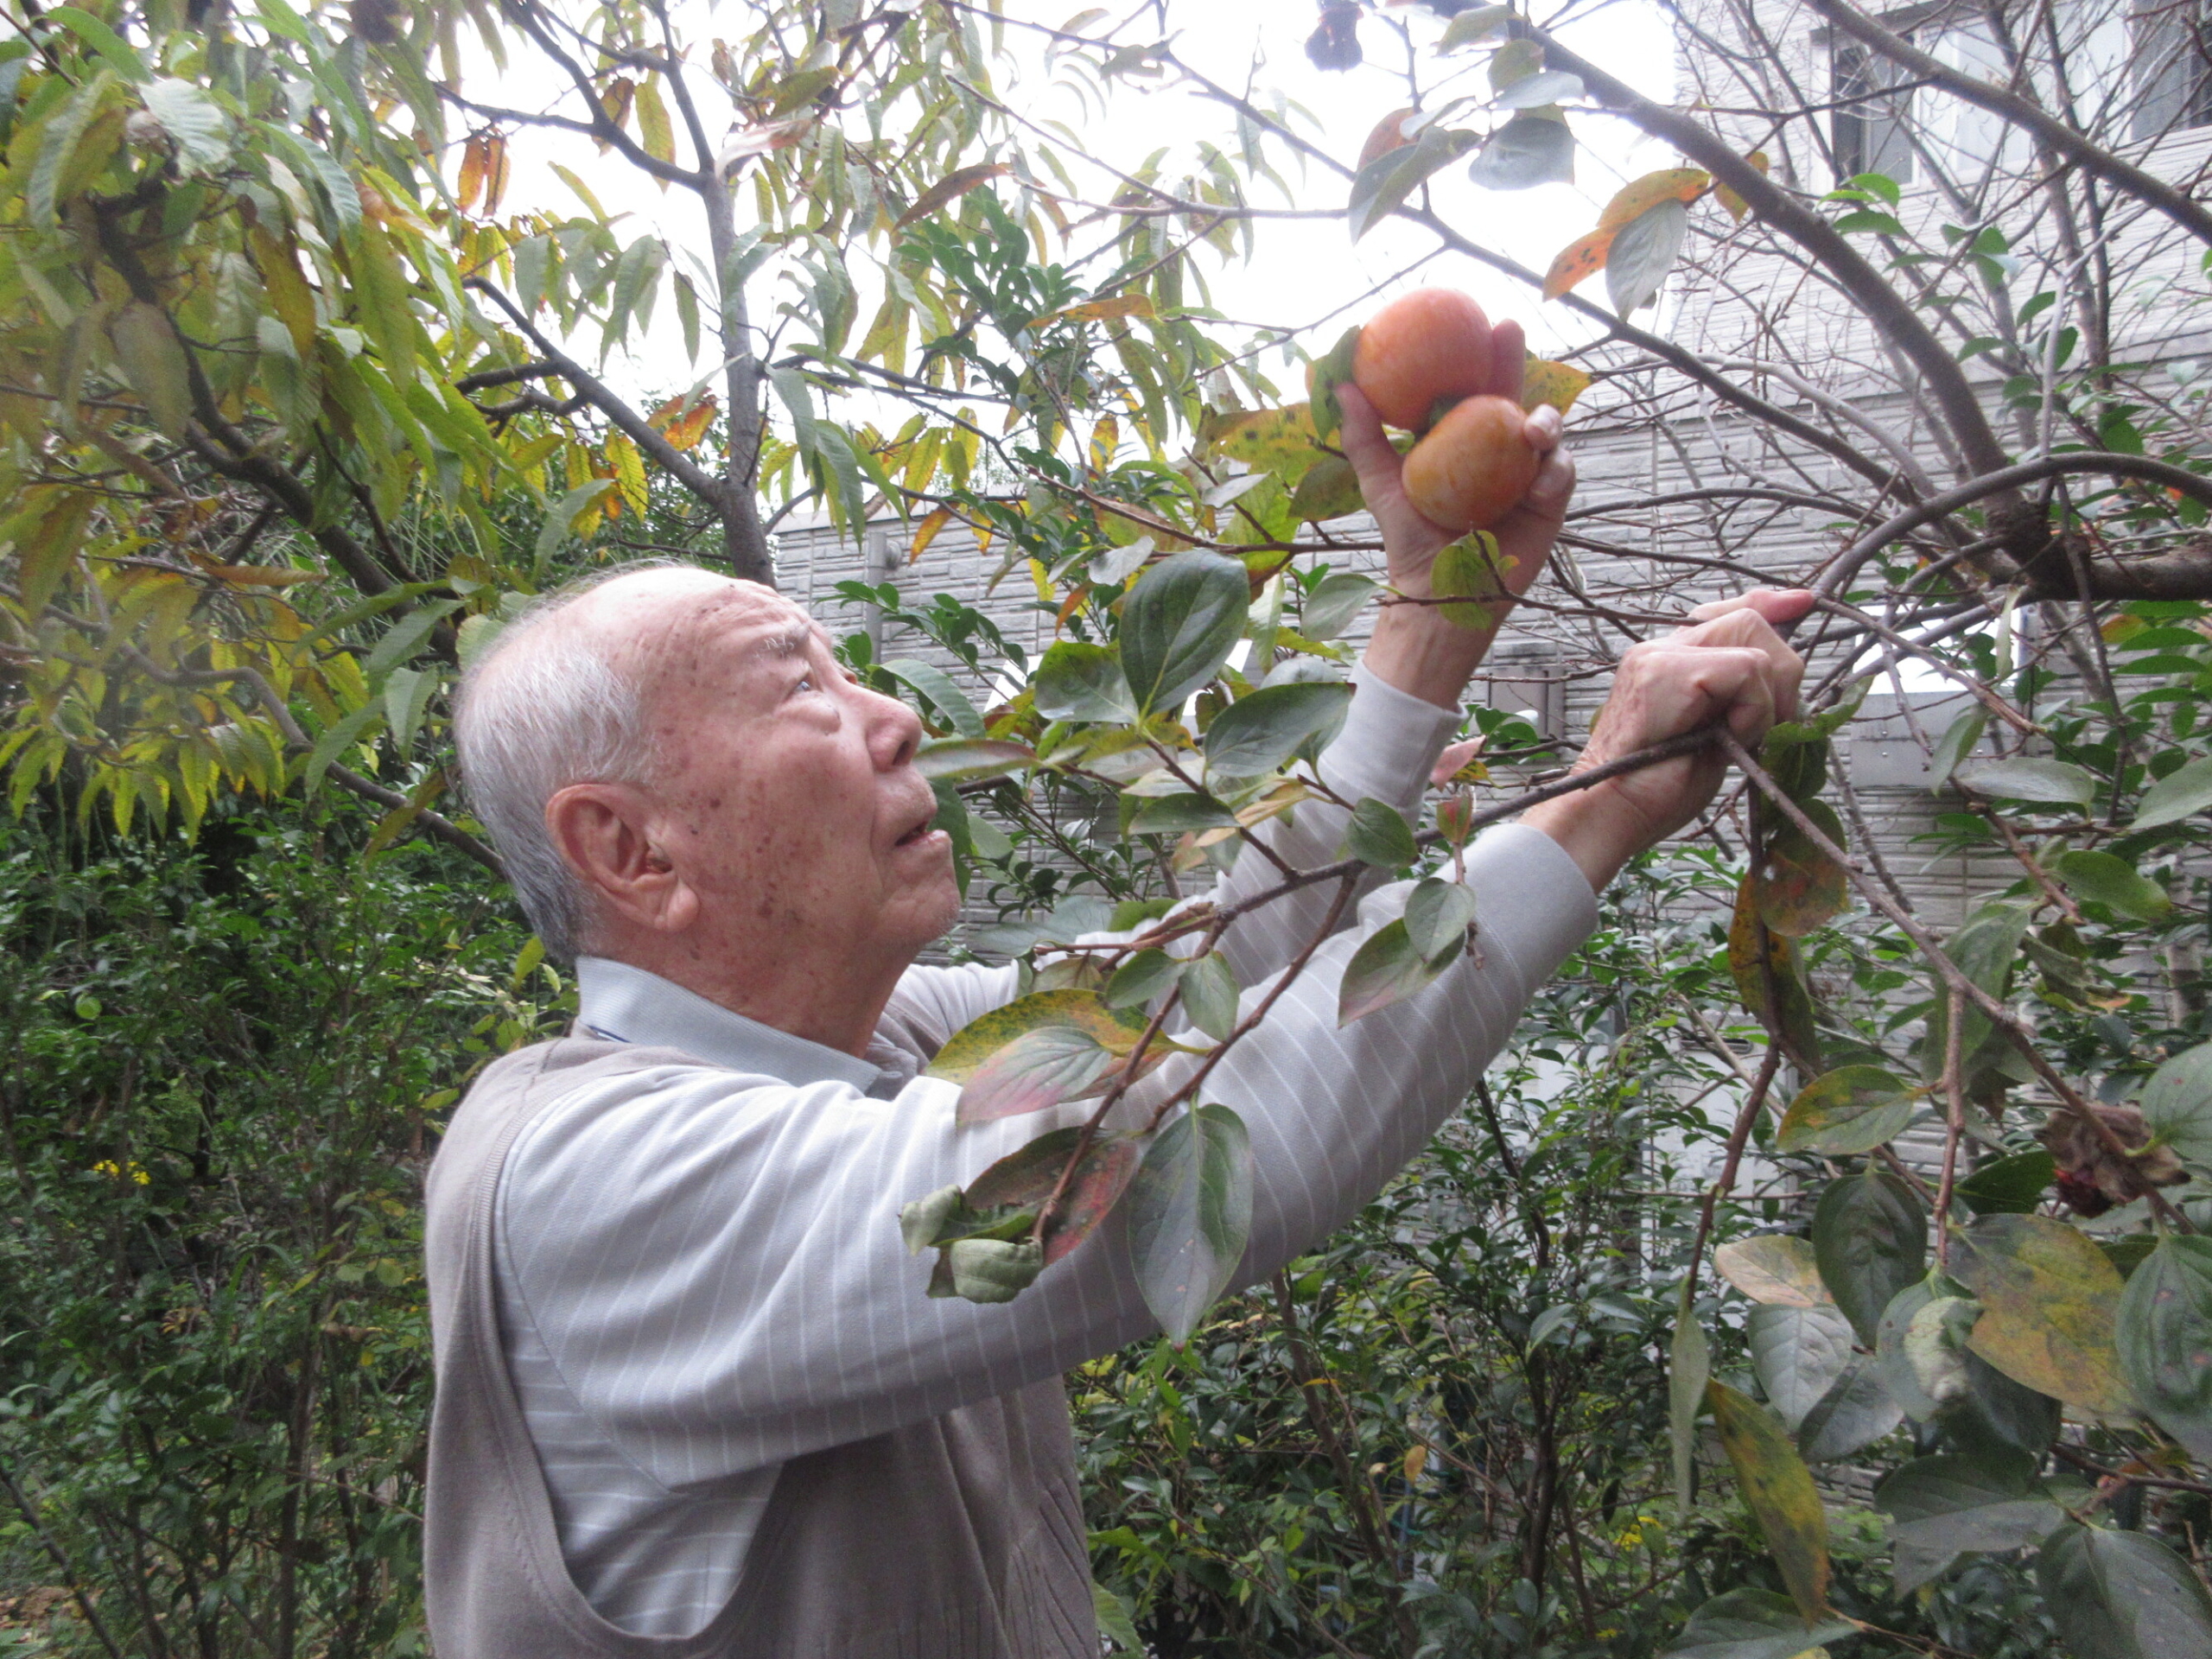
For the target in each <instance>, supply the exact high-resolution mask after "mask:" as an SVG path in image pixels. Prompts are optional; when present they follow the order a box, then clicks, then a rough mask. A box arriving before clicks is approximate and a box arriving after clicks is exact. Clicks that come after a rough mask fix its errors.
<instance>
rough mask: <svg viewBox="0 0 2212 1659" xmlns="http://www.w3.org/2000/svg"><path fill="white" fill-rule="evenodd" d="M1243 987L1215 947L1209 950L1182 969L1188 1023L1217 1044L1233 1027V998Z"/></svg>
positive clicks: (1234, 1005) (1184, 1006)
mask: <svg viewBox="0 0 2212 1659" xmlns="http://www.w3.org/2000/svg"><path fill="white" fill-rule="evenodd" d="M1242 995H1243V987H1241V986H1240V985H1238V984H1237V982H1236V974H1235V973H1233V972H1232V971H1230V966H1229V963H1228V962H1227V961H1226V960H1225V959H1224V957H1223V956H1222V954H1221V953H1220V952H1219V951H1218V950H1215V951H1209V952H1208V953H1207V954H1206V955H1205V956H1203V957H1199V958H1198V960H1197V961H1196V962H1193V963H1191V964H1190V965H1189V966H1188V967H1186V968H1185V969H1183V1008H1184V1012H1185V1013H1186V1014H1189V1015H1190V1016H1191V1023H1192V1025H1194V1026H1196V1027H1198V1029H1199V1030H1200V1031H1203V1032H1204V1033H1205V1034H1206V1035H1207V1036H1209V1037H1211V1038H1212V1039H1214V1041H1216V1042H1217V1043H1225V1042H1227V1041H1228V1040H1229V1034H1230V1033H1231V1032H1233V1031H1235V1030H1236V1004H1237V999H1238V998H1239V997H1241V996H1242Z"/></svg>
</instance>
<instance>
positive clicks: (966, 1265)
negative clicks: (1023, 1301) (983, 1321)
mask: <svg viewBox="0 0 2212 1659" xmlns="http://www.w3.org/2000/svg"><path fill="white" fill-rule="evenodd" d="M944 1262H945V1266H946V1268H947V1269H948V1272H949V1275H950V1280H951V1288H952V1294H954V1295H955V1296H958V1297H961V1298H962V1299H963V1300H967V1301H970V1302H1010V1301H1012V1300H1014V1298H1015V1297H1017V1296H1019V1295H1020V1294H1021V1293H1022V1292H1023V1291H1025V1290H1027V1289H1028V1288H1029V1287H1030V1286H1031V1285H1033V1284H1034V1283H1036V1282H1037V1275H1038V1274H1040V1273H1042V1272H1043V1271H1044V1270H1045V1252H1044V1250H1043V1249H1042V1248H1041V1247H1039V1245H1038V1244H1037V1243H1035V1242H1034V1241H1033V1240H1031V1239H1027V1238H1024V1239H1004V1238H962V1239H955V1240H954V1241H953V1242H952V1243H950V1244H948V1245H946V1246H945V1248H944Z"/></svg>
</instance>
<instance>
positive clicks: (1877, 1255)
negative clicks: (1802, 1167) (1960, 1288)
mask: <svg viewBox="0 0 2212 1659" xmlns="http://www.w3.org/2000/svg"><path fill="white" fill-rule="evenodd" d="M1813 1255H1814V1258H1815V1260H1816V1261H1817V1262H1819V1263H1820V1268H1821V1283H1822V1284H1824V1285H1826V1286H1827V1287H1828V1294H1830V1295H1831V1296H1834V1298H1835V1300H1836V1306H1838V1307H1840V1308H1841V1309H1842V1310H1843V1313H1844V1317H1845V1318H1847V1319H1849V1320H1850V1321H1851V1328H1852V1329H1853V1331H1855V1332H1858V1333H1859V1340H1860V1341H1861V1342H1864V1343H1866V1344H1867V1345H1868V1346H1870V1347H1871V1346H1872V1345H1873V1342H1874V1333H1875V1328H1876V1326H1878V1325H1879V1324H1880V1323H1881V1319H1882V1313H1883V1311H1884V1310H1885V1308H1887V1307H1888V1306H1889V1305H1890V1303H1891V1300H1892V1299H1894V1298H1895V1297H1896V1295H1897V1293H1898V1292H1899V1291H1901V1290H1903V1289H1904V1288H1905V1287H1907V1286H1908V1285H1911V1284H1914V1283H1916V1282H1917V1281H1918V1280H1919V1278H1920V1276H1921V1274H1922V1273H1923V1271H1924V1270H1925V1268H1926V1265H1927V1261H1928V1221H1927V1213H1926V1211H1923V1209H1922V1208H1921V1205H1920V1200H1919V1199H1918V1198H1916V1197H1915V1196H1914V1195H1913V1192H1912V1189H1911V1188H1910V1187H1909V1186H1907V1185H1905V1184H1904V1182H1903V1181H1901V1180H1899V1179H1897V1177H1896V1176H1894V1175H1892V1174H1891V1173H1889V1172H1888V1171H1887V1170H1885V1169H1879V1168H1872V1167H1870V1168H1869V1169H1868V1170H1867V1171H1866V1173H1864V1174H1862V1175H1847V1176H1845V1177H1843V1178H1842V1179H1840V1180H1834V1181H1831V1182H1829V1183H1828V1185H1827V1191H1825V1192H1822V1193H1821V1201H1820V1203H1819V1205H1817V1206H1816V1207H1815V1210H1814V1211H1813Z"/></svg>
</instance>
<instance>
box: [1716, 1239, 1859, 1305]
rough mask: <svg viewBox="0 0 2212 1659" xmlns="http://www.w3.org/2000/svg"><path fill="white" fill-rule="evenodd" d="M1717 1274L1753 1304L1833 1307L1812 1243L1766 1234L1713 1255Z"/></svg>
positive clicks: (1734, 1243) (1731, 1244) (1725, 1246)
mask: <svg viewBox="0 0 2212 1659" xmlns="http://www.w3.org/2000/svg"><path fill="white" fill-rule="evenodd" d="M1713 1271H1714V1272H1715V1273H1717V1274H1719V1275H1720V1276H1721V1277H1722V1278H1723V1279H1726V1281H1728V1282H1729V1283H1730V1284H1732V1285H1733V1286H1735V1287H1736V1288H1737V1289H1738V1290H1740V1291H1742V1292H1743V1293H1744V1294H1745V1295H1746V1296H1748V1297H1750V1298H1751V1300H1753V1301H1755V1302H1759V1303H1763V1304H1765V1305H1768V1306H1776V1307H1820V1306H1832V1305H1833V1304H1834V1301H1835V1298H1834V1297H1833V1296H1831V1295H1830V1294H1828V1287H1827V1286H1826V1285H1824V1284H1822V1283H1821V1270H1820V1267H1819V1265H1818V1263H1817V1262H1816V1261H1815V1257H1814V1254H1813V1246H1812V1243H1811V1241H1810V1240H1808V1239H1802V1238H1795V1237H1790V1236H1785V1235H1781V1234H1775V1233H1765V1234H1762V1235H1760V1236H1758V1237H1756V1238H1738V1239H1732V1240H1731V1241H1730V1242H1729V1243H1726V1244H1723V1245H1722V1246H1721V1247H1720V1248H1719V1249H1717V1250H1715V1251H1713Z"/></svg>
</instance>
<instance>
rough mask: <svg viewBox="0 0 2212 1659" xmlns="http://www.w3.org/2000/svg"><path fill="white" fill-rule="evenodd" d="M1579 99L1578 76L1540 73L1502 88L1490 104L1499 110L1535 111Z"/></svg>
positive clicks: (1550, 71) (1562, 72)
mask: <svg viewBox="0 0 2212 1659" xmlns="http://www.w3.org/2000/svg"><path fill="white" fill-rule="evenodd" d="M1581 96H1582V77H1581V76H1580V75H1571V74H1569V73H1567V71H1566V70H1564V69H1542V70H1539V71H1538V72H1537V73H1535V74H1533V75H1529V76H1526V77H1524V78H1522V79H1519V80H1516V81H1515V82H1514V83H1513V84H1512V85H1511V86H1506V87H1503V88H1502V89H1501V90H1500V91H1499V92H1498V94H1497V97H1495V98H1493V99H1491V105H1492V106H1493V107H1495V108H1497V109H1501V110H1538V109H1542V108H1544V107H1545V106H1546V105H1556V104H1564V103H1565V102H1566V101H1567V99H1570V98H1580V97H1581ZM1552 119H1554V120H1555V121H1556V120H1558V117H1557V116H1556V115H1554V117H1553V118H1552ZM1560 124H1561V125H1564V124H1565V123H1564V122H1561V123H1560Z"/></svg>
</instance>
